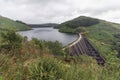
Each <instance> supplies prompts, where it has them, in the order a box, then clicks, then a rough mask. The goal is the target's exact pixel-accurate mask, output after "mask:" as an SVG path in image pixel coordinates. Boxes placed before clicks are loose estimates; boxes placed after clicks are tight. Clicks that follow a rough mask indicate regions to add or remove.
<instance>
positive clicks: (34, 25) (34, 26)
mask: <svg viewBox="0 0 120 80" xmlns="http://www.w3.org/2000/svg"><path fill="white" fill-rule="evenodd" d="M28 25H29V26H30V27H32V28H39V27H56V26H57V25H58V24H56V23H46V24H28Z"/></svg>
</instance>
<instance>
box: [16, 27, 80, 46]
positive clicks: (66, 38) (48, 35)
mask: <svg viewBox="0 0 120 80" xmlns="http://www.w3.org/2000/svg"><path fill="white" fill-rule="evenodd" d="M18 33H19V34H21V35H22V36H27V37H28V39H29V40H30V39H32V38H37V39H39V40H46V41H56V40H57V41H59V42H60V43H62V44H63V46H65V45H67V44H69V43H71V42H73V41H74V40H76V39H77V38H78V36H77V35H76V34H68V33H61V32H59V31H58V29H54V28H53V27H47V28H33V30H29V31H20V32H18Z"/></svg>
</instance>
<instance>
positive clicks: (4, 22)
mask: <svg viewBox="0 0 120 80" xmlns="http://www.w3.org/2000/svg"><path fill="white" fill-rule="evenodd" d="M0 28H4V29H9V28H11V29H16V30H28V29H30V27H29V26H27V25H25V24H21V23H18V22H16V21H13V20H11V19H9V18H6V17H2V16H0Z"/></svg>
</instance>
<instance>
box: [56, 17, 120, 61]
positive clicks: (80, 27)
mask: <svg viewBox="0 0 120 80" xmlns="http://www.w3.org/2000/svg"><path fill="white" fill-rule="evenodd" d="M58 27H59V31H60V32H70V33H71V32H72V33H78V32H84V33H85V34H84V35H85V36H87V38H88V39H89V40H90V41H91V42H92V43H93V45H94V46H95V47H96V48H97V49H98V50H99V51H100V53H101V54H103V55H104V56H105V58H106V59H107V60H108V61H107V62H108V63H111V62H113V63H114V62H119V61H120V24H116V23H111V22H107V21H104V20H99V19H95V18H90V17H85V16H81V17H78V18H75V19H73V20H70V21H67V22H64V23H62V24H60V25H58Z"/></svg>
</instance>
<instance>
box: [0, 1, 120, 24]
mask: <svg viewBox="0 0 120 80" xmlns="http://www.w3.org/2000/svg"><path fill="white" fill-rule="evenodd" d="M0 15H2V16H5V17H9V18H11V19H14V20H22V21H24V22H26V23H61V22H64V21H67V20H69V19H72V18H75V17H78V16H81V15H82V16H90V17H95V18H100V19H104V20H108V21H112V22H116V23H120V0H0Z"/></svg>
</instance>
